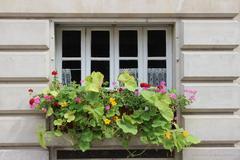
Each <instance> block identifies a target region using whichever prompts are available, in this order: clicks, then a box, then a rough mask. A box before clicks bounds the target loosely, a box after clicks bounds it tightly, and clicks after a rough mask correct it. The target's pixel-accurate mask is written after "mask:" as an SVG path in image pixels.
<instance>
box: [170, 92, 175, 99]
mask: <svg viewBox="0 0 240 160" xmlns="http://www.w3.org/2000/svg"><path fill="white" fill-rule="evenodd" d="M169 97H170V98H171V99H177V95H176V94H175V93H170V94H169Z"/></svg>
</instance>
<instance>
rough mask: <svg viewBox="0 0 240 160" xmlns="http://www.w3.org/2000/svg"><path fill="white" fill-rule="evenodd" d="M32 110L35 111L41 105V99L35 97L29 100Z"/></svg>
mask: <svg viewBox="0 0 240 160" xmlns="http://www.w3.org/2000/svg"><path fill="white" fill-rule="evenodd" d="M29 104H30V108H31V109H34V108H35V107H36V106H37V105H38V104H40V97H39V96H37V97H34V98H31V99H30V100H29Z"/></svg>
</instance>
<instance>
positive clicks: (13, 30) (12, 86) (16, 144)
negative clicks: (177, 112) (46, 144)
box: [0, 0, 240, 160]
mask: <svg viewBox="0 0 240 160" xmlns="http://www.w3.org/2000/svg"><path fill="white" fill-rule="evenodd" d="M239 11H240V1H239V0H227V1H226V0H91V1H90V0H71V1H69V0H41V1H39V0H14V1H9V0H1V1H0V120H1V121H0V128H1V133H0V159H1V160H16V159H18V160H33V159H34V160H48V159H49V151H48V150H43V149H41V148H40V147H39V145H38V142H37V138H36V135H35V131H36V127H37V126H38V125H39V124H42V125H45V123H46V122H45V121H44V117H43V115H42V114H41V113H36V112H33V111H30V109H29V107H28V98H29V96H28V93H27V90H28V88H33V89H34V91H39V90H41V89H42V88H44V87H45V86H47V83H48V81H49V78H50V71H51V70H52V69H53V68H54V65H55V60H54V54H55V49H54V48H55V44H54V42H55V38H54V32H55V29H56V28H55V26H54V24H55V22H56V23H58V24H59V23H77V24H81V23H82V22H91V23H116V22H118V23H125V24H127V23H133V22H134V23H138V22H139V23H146V24H151V23H155V24H157V23H160V22H161V23H164V22H167V23H171V24H172V25H173V26H174V27H173V28H174V33H175V35H174V37H173V38H174V41H175V43H174V55H175V57H174V59H173V62H174V66H175V68H174V71H176V73H174V74H176V75H175V77H176V79H175V82H176V86H177V87H178V89H179V90H180V89H182V88H196V89H197V90H198V100H197V101H196V102H195V103H194V104H192V105H190V106H188V107H187V110H186V111H185V112H184V113H183V114H182V118H181V119H182V124H183V125H184V126H185V127H186V129H188V130H189V131H190V132H192V133H194V134H195V135H197V136H199V137H200V138H201V139H202V144H200V145H196V146H194V147H190V148H188V149H185V150H184V151H183V153H182V156H180V157H182V159H183V160H203V159H208V160H223V159H224V160H225V159H228V160H238V159H240V148H239V147H238V145H237V143H238V142H239V141H240V116H239V115H240V114H239V112H237V111H238V109H239V108H240V87H239V83H238V81H235V80H236V79H238V78H239V77H240V67H239V62H240V47H239V44H240V14H239ZM178 56H179V57H178ZM178 58H179V59H178ZM16 157H17V158H16ZM180 159H181V158H180Z"/></svg>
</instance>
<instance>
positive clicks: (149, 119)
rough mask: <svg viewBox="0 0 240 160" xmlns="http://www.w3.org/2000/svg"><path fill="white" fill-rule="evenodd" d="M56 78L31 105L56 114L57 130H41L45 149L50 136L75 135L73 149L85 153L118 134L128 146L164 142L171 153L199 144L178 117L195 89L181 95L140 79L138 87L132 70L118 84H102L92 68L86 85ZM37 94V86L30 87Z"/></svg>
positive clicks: (48, 115) (34, 97) (53, 114)
mask: <svg viewBox="0 0 240 160" xmlns="http://www.w3.org/2000/svg"><path fill="white" fill-rule="evenodd" d="M52 75H53V80H52V82H51V83H50V85H49V87H48V88H46V89H44V90H43V91H42V93H40V94H38V95H34V96H33V97H32V98H31V99H30V101H29V103H30V107H31V108H32V109H35V110H40V111H42V112H44V113H46V117H47V118H48V117H52V118H51V119H52V122H53V126H54V127H53V129H52V130H50V131H39V132H38V137H39V142H40V144H41V146H42V147H44V148H46V142H45V137H46V136H49V135H52V136H57V137H60V136H62V135H64V134H67V135H70V136H69V137H71V140H72V141H73V142H74V143H73V144H74V147H77V148H79V149H80V150H82V151H86V150H88V149H90V148H91V144H92V142H93V141H99V140H104V139H111V138H118V139H119V140H120V141H121V142H122V144H123V146H124V147H127V145H128V142H129V140H130V139H131V138H132V137H137V138H139V139H140V141H141V142H142V143H143V144H154V145H162V146H163V147H164V148H165V149H168V150H170V151H172V150H174V149H176V150H177V151H181V150H182V149H183V148H184V147H187V146H190V145H191V144H197V143H199V140H198V138H196V137H194V136H192V135H190V134H189V132H188V131H186V130H184V129H183V128H180V127H179V126H178V125H177V123H176V121H175V120H174V113H176V110H177V109H178V108H180V109H181V108H184V107H185V106H186V105H188V104H190V103H192V101H193V100H194V96H195V94H196V92H195V91H194V90H190V91H186V92H187V93H188V94H189V95H187V96H186V95H177V94H176V91H175V90H174V89H172V90H167V88H166V84H165V82H161V83H160V85H159V86H151V85H150V84H147V83H141V84H140V87H138V85H137V82H136V80H135V78H134V77H133V76H131V75H130V74H129V73H128V72H124V73H122V74H120V75H119V77H118V82H119V85H118V86H117V85H115V87H114V88H113V89H109V88H106V87H103V83H104V82H103V79H104V76H103V75H102V74H101V73H100V72H93V73H92V74H91V75H90V76H88V77H86V79H85V80H84V82H83V81H82V83H81V84H76V83H71V84H68V85H62V84H60V83H59V81H58V80H57V72H56V71H53V72H52ZM29 92H31V93H32V90H29Z"/></svg>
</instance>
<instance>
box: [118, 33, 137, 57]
mask: <svg viewBox="0 0 240 160" xmlns="http://www.w3.org/2000/svg"><path fill="white" fill-rule="evenodd" d="M137 38H138V37H137V31H130V30H129V31H128V30H122V31H119V55H120V57H137V56H138V40H137Z"/></svg>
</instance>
